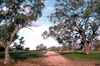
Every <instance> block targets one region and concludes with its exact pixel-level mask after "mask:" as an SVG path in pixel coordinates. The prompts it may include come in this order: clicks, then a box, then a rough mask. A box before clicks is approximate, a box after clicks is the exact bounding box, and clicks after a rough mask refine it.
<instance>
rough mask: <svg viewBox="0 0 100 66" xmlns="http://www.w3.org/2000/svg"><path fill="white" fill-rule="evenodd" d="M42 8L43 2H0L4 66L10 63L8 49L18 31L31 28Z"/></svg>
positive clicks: (39, 0)
mask: <svg viewBox="0 0 100 66" xmlns="http://www.w3.org/2000/svg"><path fill="white" fill-rule="evenodd" d="M44 7H45V5H44V0H0V44H1V45H3V46H4V47H5V62H4V63H5V64H6V63H10V57H9V52H8V51H9V50H8V49H9V46H10V45H11V44H12V42H14V41H15V40H16V39H17V38H18V35H17V33H18V31H19V30H20V29H22V28H24V27H29V26H32V22H33V21H36V20H37V19H38V18H39V17H41V16H42V9H43V8H44ZM8 59H9V60H8Z"/></svg>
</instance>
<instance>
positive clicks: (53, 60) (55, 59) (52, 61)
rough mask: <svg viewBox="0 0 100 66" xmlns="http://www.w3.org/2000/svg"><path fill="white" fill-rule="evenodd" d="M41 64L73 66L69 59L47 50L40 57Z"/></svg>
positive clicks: (47, 65)
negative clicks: (41, 57)
mask: <svg viewBox="0 0 100 66" xmlns="http://www.w3.org/2000/svg"><path fill="white" fill-rule="evenodd" d="M42 64H43V66H74V65H72V64H71V63H70V60H68V59H65V58H64V57H63V56H61V55H60V54H58V53H55V52H47V54H45V56H44V58H43V59H42Z"/></svg>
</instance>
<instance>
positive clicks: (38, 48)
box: [36, 44, 47, 51]
mask: <svg viewBox="0 0 100 66" xmlns="http://www.w3.org/2000/svg"><path fill="white" fill-rule="evenodd" d="M36 50H37V51H46V50H47V46H44V45H43V44H40V45H37V46H36Z"/></svg>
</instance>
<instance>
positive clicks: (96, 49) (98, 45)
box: [94, 40, 100, 51]
mask: <svg viewBox="0 0 100 66" xmlns="http://www.w3.org/2000/svg"><path fill="white" fill-rule="evenodd" d="M99 48H100V40H95V44H94V51H98V50H99Z"/></svg>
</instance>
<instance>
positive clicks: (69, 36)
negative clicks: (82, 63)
mask: <svg viewBox="0 0 100 66" xmlns="http://www.w3.org/2000/svg"><path fill="white" fill-rule="evenodd" d="M99 12H100V0H56V3H55V12H54V13H51V15H50V16H48V17H49V19H50V21H52V22H54V26H51V27H49V33H47V32H46V31H45V32H44V33H43V34H42V36H43V37H48V36H51V37H54V38H55V39H56V40H58V42H59V43H61V44H66V43H67V42H71V41H73V42H75V41H76V40H78V39H81V40H82V41H83V42H84V49H85V54H90V50H91V42H92V41H93V40H94V39H95V38H96V37H97V36H98V35H99V33H100V31H99V26H100V13H99Z"/></svg>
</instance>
